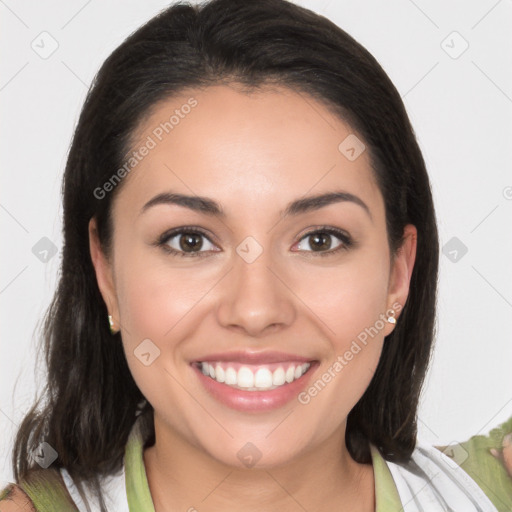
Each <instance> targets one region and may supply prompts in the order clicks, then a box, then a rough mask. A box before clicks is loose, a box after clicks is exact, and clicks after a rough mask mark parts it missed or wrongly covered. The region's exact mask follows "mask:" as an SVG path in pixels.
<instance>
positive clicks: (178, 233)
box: [158, 228, 218, 257]
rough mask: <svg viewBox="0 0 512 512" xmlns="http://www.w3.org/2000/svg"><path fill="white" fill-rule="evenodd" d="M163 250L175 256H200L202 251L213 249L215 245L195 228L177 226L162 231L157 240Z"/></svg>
mask: <svg viewBox="0 0 512 512" xmlns="http://www.w3.org/2000/svg"><path fill="white" fill-rule="evenodd" d="M158 245H160V246H161V247H162V248H163V249H164V250H165V251H167V252H169V253H171V254H175V255H177V256H191V257H194V256H202V255H203V253H205V252H209V251H215V252H218V251H216V250H215V245H214V244H213V243H212V242H211V241H210V239H209V238H208V237H207V236H206V234H205V233H203V232H202V231H201V230H199V229H197V228H186V229H185V228H179V229H175V230H172V231H170V232H169V231H167V232H166V233H164V234H163V235H162V236H161V237H160V239H159V241H158Z"/></svg>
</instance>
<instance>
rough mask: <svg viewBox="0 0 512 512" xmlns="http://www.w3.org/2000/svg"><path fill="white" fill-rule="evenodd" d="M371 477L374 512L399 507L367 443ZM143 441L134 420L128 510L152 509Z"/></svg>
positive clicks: (373, 449)
mask: <svg viewBox="0 0 512 512" xmlns="http://www.w3.org/2000/svg"><path fill="white" fill-rule="evenodd" d="M370 450H371V455H372V464H373V474H374V478H375V501H376V508H375V512H388V511H390V510H392V511H396V510H401V509H402V503H401V501H400V496H399V494H398V490H397V488H396V485H395V482H394V480H393V476H392V475H391V472H390V470H389V468H388V466H387V464H386V460H385V459H384V458H383V457H382V455H381V454H380V453H379V451H378V449H377V448H376V447H375V446H374V445H370ZM143 451H144V440H143V439H142V435H141V432H140V429H139V422H136V423H135V425H134V428H133V430H132V432H131V434H130V437H129V438H128V442H127V444H126V450H125V484H126V495H127V498H128V507H129V509H130V511H135V510H144V511H147V512H155V508H154V506H153V500H152V499H151V493H150V491H149V484H148V480H147V475H146V469H145V467H144V459H143Z"/></svg>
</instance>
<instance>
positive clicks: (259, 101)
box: [89, 86, 416, 512]
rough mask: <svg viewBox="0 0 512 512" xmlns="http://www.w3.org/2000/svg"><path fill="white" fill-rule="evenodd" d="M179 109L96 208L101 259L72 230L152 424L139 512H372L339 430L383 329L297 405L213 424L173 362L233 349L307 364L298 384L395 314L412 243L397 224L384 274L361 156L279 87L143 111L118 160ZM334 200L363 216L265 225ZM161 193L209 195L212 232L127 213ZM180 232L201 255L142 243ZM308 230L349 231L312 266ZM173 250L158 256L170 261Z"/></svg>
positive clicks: (211, 92) (381, 216)
mask: <svg viewBox="0 0 512 512" xmlns="http://www.w3.org/2000/svg"><path fill="white" fill-rule="evenodd" d="M191 96H193V97H194V98H195V99H196V100H197V102H198V105H197V107H195V108H194V109H193V110H192V111H191V112H190V114H188V115H187V116H186V117H185V118H184V119H182V120H181V121H180V123H179V124H178V125H177V126H175V127H174V129H173V131H172V132H171V133H170V134H169V135H167V136H166V137H164V138H163V140H162V141H161V142H159V143H158V144H157V146H156V147H155V148H154V149H152V150H151V151H150V152H149V154H148V155H147V156H146V157H145V158H144V159H143V160H142V161H141V162H140V163H139V164H138V165H137V167H136V170H134V171H132V172H131V174H129V175H128V176H127V177H126V178H124V183H123V185H122V188H121V189H120V190H119V191H118V193H117V195H116V197H115V200H114V202H113V219H114V235H113V252H112V254H111V255H110V258H109V257H107V256H106V255H105V254H104V253H103V251H102V249H101V247H100V244H99V242H98V238H97V232H96V225H95V220H94V219H92V220H91V222H90V225H89V230H90V250H91V257H92V260H93V263H94V266H95V269H96V276H97V280H98V285H99V287H100V290H101V293H102V296H103V298H104V300H105V303H106V305H107V307H108V310H109V312H110V314H111V315H112V316H113V318H114V322H115V325H116V326H117V327H118V328H120V330H121V334H122V340H123V345H124V348H125V352H126V357H127V360H128V364H129V366H130V370H131V372H132V374H133V377H134V379H135V381H136V383H137V385H138V386H139V388H140V389H141V391H142V392H143V394H144V395H145V396H146V398H147V399H148V401H149V402H150V403H151V404H152V406H153V407H154V410H155V433H156V443H155V445H154V446H152V447H149V448H147V449H146V450H145V452H144V462H145V467H146V472H147V475H148V481H149V485H150V490H151V494H152V497H153V501H154V503H155V508H156V510H157V512H159V511H163V510H188V509H190V507H196V508H197V509H199V510H201V511H214V510H240V511H242V510H243V511H245V512H247V511H251V510H265V511H281V512H282V511H285V512H286V511H292V510H294V511H296V510H299V509H300V506H302V507H303V508H304V509H306V510H308V511H311V512H313V511H317V510H325V509H326V507H328V506H332V507H333V509H336V510H350V511H360V510H361V511H363V510H364V511H370V510H374V509H375V498H374V475H373V468H372V466H371V465H367V464H359V463H357V462H356V461H354V460H353V459H352V458H351V456H350V454H349V453H348V450H347V449H346V447H345V442H344V439H345V428H346V418H347V415H348V413H349V412H350V410H351V409H352V408H353V406H354V405H355V404H356V403H357V401H358V400H359V398H360V397H361V396H362V394H363V393H364V391H365V390H366V388H367V386H368V384H369V382H370V380H371V378H372V376H373V374H374V372H375V368H376V366H377V363H378V360H379V357H380V354H381V351H382V346H383V343H385V340H384V338H385V336H386V335H388V334H390V332H391V331H392V329H393V328H394V326H393V324H391V323H387V322H384V327H383V328H382V329H381V330H380V331H379V333H378V335H376V336H375V337H374V338H372V339H371V341H370V342H369V343H368V344H367V345H366V346H364V348H363V349H362V350H361V351H360V352H359V353H358V354H357V355H355V356H354V358H353V359H352V360H351V361H349V362H348V364H347V365H346V366H345V367H344V368H343V371H341V372H340V373H339V374H337V376H336V378H334V379H332V380H331V382H330V383H329V384H328V385H327V386H325V388H324V389H323V390H322V391H321V392H320V393H318V395H317V396H315V397H314V399H312V400H311V401H310V403H308V404H307V405H303V404H300V403H299V402H298V401H297V400H292V401H291V402H289V403H288V404H286V405H285V406H283V407H280V408H278V409H275V410H272V411H270V412H259V413H254V412H252V413H247V412H240V411H236V410H233V409H230V408H228V407H226V406H225V405H223V404H221V403H219V402H218V401H216V400H215V399H214V398H212V397H211V396H210V395H209V394H208V393H207V392H206V390H205V389H204V388H203V386H202V385H201V383H200V382H199V379H198V377H197V375H196V374H195V372H194V371H193V370H192V368H191V367H190V364H189V363H190V361H192V360H197V359H201V356H205V355H207V354H210V353H213V352H224V351H230V350H233V349H244V350H250V351H254V352H264V351H267V350H280V351H283V352H289V353H292V354H297V355H301V356H305V357H308V358H309V359H312V360H313V359H315V360H318V361H319V363H320V365H319V367H318V368H316V369H315V370H314V374H313V375H312V376H311V377H310V378H311V381H310V382H314V381H315V380H316V379H317V378H319V377H320V376H321V375H322V374H323V373H324V372H326V371H327V369H328V368H329V367H331V366H332V364H333V363H334V361H335V360H336V358H337V356H338V355H342V354H344V353H345V352H346V351H347V350H348V349H349V347H350V345H351V342H352V341H353V340H354V339H356V337H357V335H358V334H359V333H360V332H362V331H363V330H364V329H365V328H367V327H370V326H373V325H375V323H376V321H377V320H378V319H379V317H380V315H382V314H383V313H385V312H386V310H388V309H390V308H391V307H392V306H393V304H397V303H398V304H399V305H403V304H405V302H406V300H407V295H408V291H409V282H410V276H411V273H412V269H413V265H414V259H415V254H416V229H415V228H414V226H411V225H408V226H406V228H405V230H404V237H405V238H404V240H405V241H404V244H403V246H402V248H401V249H400V250H399V251H398V253H397V254H396V256H395V257H394V258H392V255H391V253H390V250H389V246H388V241H387V234H386V226H385V211H384V202H383V198H382V195H381V193H380V191H379V188H378V187H377V184H376V181H375V178H374V176H373V173H372V170H371V166H370V159H369V155H368V152H367V151H365V152H363V153H362V154H361V155H360V156H359V157H358V158H357V159H356V160H354V161H349V160H348V159H347V158H346V157H345V156H344V155H343V154H342V153H341V152H340V151H339V150H338V145H339V144H340V142H342V141H343V140H344V139H345V138H346V137H347V136H348V135H349V134H351V133H354V130H353V129H351V127H350V126H349V125H348V124H346V123H345V122H343V121H342V120H341V119H339V118H338V117H336V116H335V115H334V114H332V113H331V112H330V111H329V109H328V108H327V107H326V106H324V105H323V104H321V103H319V102H317V101H315V100H314V99H313V98H310V97H307V96H305V95H303V94H298V93H296V92H293V91H291V90H288V89H284V88H274V89H270V88H265V89H263V90H262V91H259V92H257V93H251V94H246V93H244V92H242V91H241V90H240V89H239V88H237V87H236V86H215V87H210V88H207V89H203V90H193V91H188V92H187V93H186V94H185V93H184V94H183V95H180V96H177V97H174V98H172V99H168V100H166V101H165V102H163V103H161V104H160V105H157V106H156V108H155V109H154V110H153V112H152V114H151V115H150V117H149V118H147V119H146V120H145V121H144V123H143V125H142V126H141V127H139V129H138V131H137V133H136V134H135V138H134V140H135V142H134V149H136V148H137V147H140V145H141V144H142V142H143V141H144V140H146V137H147V136H148V135H151V133H152V131H153V130H154V129H155V127H156V126H158V125H159V124H160V123H161V122H162V121H164V120H166V119H168V118H169V115H170V113H172V111H174V110H175V109H176V108H180V106H181V105H183V104H184V103H186V101H187V99H188V98H190V97H191ZM339 190H343V191H345V192H349V193H351V194H353V195H355V196H357V197H358V198H360V199H361V201H363V202H364V203H365V204H366V205H367V207H368V212H367V211H366V210H365V209H364V208H362V207H361V206H359V205H357V204H355V203H353V202H348V201H346V202H337V203H334V204H331V205H328V206H325V207H323V208H321V209H318V210H315V211H309V212H306V213H302V214H300V215H297V216H290V217H289V218H281V213H280V212H282V211H283V210H284V209H285V207H286V205H287V204H288V203H289V202H291V201H294V200H296V199H299V198H302V197H303V196H310V195H315V194H319V193H325V192H332V191H339ZM167 191H173V192H177V193H182V194H187V195H199V196H205V197H209V198H211V199H213V200H215V201H216V202H218V203H219V204H220V205H221V206H222V209H223V211H224V212H225V214H226V215H225V218H222V219H218V218H214V217H211V216H208V215H205V214H202V213H197V212H192V211H191V210H189V209H187V208H184V207H181V206H177V205H168V204H167V205H164V204H160V205H156V206H154V207H151V208H149V209H147V210H146V211H145V213H142V214H141V209H142V207H143V205H144V204H145V203H146V202H147V201H149V200H150V199H151V198H153V197H154V196H156V195H157V194H159V193H162V192H167ZM190 225H196V226H199V227H202V228H203V229H204V230H205V231H206V232H207V236H208V238H202V241H203V247H202V248H201V249H200V250H201V251H203V256H199V257H189V256H185V257H180V256H174V255H171V254H168V253H167V252H165V251H164V249H163V248H162V247H158V246H156V245H154V242H155V241H156V240H157V239H158V237H159V236H160V235H162V234H163V233H164V232H165V231H167V230H169V229H170V228H176V227H181V226H190ZM324 225H326V226H329V227H331V226H332V227H334V228H338V229H341V230H344V231H345V232H347V233H349V235H350V236H351V237H352V238H353V239H354V240H355V244H354V245H353V246H351V247H348V248H346V249H343V250H341V251H338V252H336V253H334V252H331V254H328V255H326V256H325V257H322V256H320V252H319V251H317V252H315V251H314V247H312V244H313V242H312V240H311V237H307V236H306V235H307V234H311V233H315V232H318V231H321V229H320V228H321V227H322V226H324ZM248 236H251V237H253V238H254V239H255V240H257V242H258V243H259V244H260V246H261V247H262V249H263V252H262V254H261V255H260V256H259V257H258V258H257V259H256V260H255V261H254V262H252V263H247V262H246V261H245V260H244V259H242V258H241V257H240V256H239V255H238V254H237V252H236V248H237V246H238V245H239V244H240V243H241V242H242V241H243V240H244V239H245V238H246V237H248ZM208 239H209V240H208ZM179 241H180V237H179V236H176V237H174V238H173V239H172V240H169V242H168V243H172V246H173V247H174V248H180V244H179ZM330 242H331V243H332V246H331V247H332V249H324V250H323V251H324V253H325V252H326V251H328V250H330V251H333V250H334V249H335V248H336V247H338V246H339V244H340V240H339V239H338V238H337V237H336V236H333V237H331V238H330ZM182 250H183V249H182ZM396 317H397V319H398V321H400V320H399V312H397V314H396ZM147 338H149V339H150V340H152V342H153V343H154V344H155V345H156V346H157V347H158V348H159V350H160V356H159V357H158V358H157V359H155V360H154V362H153V363H152V364H151V365H150V366H145V365H143V364H141V362H140V361H139V359H138V358H137V357H135V355H134V350H135V349H136V347H137V346H138V345H139V344H140V343H141V341H142V340H144V339H147ZM247 442H251V443H252V444H254V445H255V446H256V447H257V448H258V450H259V451H260V452H261V454H262V457H261V459H260V460H259V461H258V463H257V464H256V465H255V466H254V467H252V468H247V467H245V466H244V465H243V463H242V462H241V461H240V460H239V459H238V457H237V452H238V451H239V450H240V449H241V448H242V447H243V446H244V445H245V444H246V443H247ZM203 498H204V500H203ZM201 500H203V501H201ZM299 505H300V506H299Z"/></svg>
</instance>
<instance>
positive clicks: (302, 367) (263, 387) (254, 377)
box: [197, 361, 311, 391]
mask: <svg viewBox="0 0 512 512" xmlns="http://www.w3.org/2000/svg"><path fill="white" fill-rule="evenodd" d="M197 364H198V365H199V366H200V368H201V371H202V373H203V375H205V376H207V377H210V378H211V379H213V380H215V381H217V382H219V383H221V384H225V385H226V386H229V387H232V388H235V389H241V390H244V391H270V390H273V389H277V388H279V387H281V386H285V385H286V384H291V383H292V382H294V381H295V380H297V379H300V377H302V375H304V374H305V373H306V372H307V371H308V370H309V368H310V367H311V363H294V362H289V363H273V364H266V365H248V364H241V363H235V362H225V361H218V362H211V363H210V362H200V363H197Z"/></svg>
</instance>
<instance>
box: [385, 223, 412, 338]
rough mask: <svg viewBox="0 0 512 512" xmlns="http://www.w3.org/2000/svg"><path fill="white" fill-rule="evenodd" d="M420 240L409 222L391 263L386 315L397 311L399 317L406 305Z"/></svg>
mask: <svg viewBox="0 0 512 512" xmlns="http://www.w3.org/2000/svg"><path fill="white" fill-rule="evenodd" d="M417 240H418V232H417V230H416V227H415V226H413V225H412V224H407V225H406V226H405V228H404V235H403V243H402V245H401V246H400V248H399V249H398V251H397V253H396V254H395V256H394V259H393V261H392V264H391V272H390V276H389V285H388V312H389V313H388V312H387V313H386V316H387V315H388V314H390V313H391V310H393V311H394V312H395V317H396V318H398V317H399V315H400V311H401V310H402V309H403V307H404V306H405V303H406V301H407V297H408V296H409V286H410V282H411V275H412V270H413V268H414V262H415V260H416V246H417ZM388 325H389V327H390V328H389V329H388V330H389V332H387V333H386V335H387V334H389V333H390V332H391V331H392V330H393V328H394V325H393V324H388Z"/></svg>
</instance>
